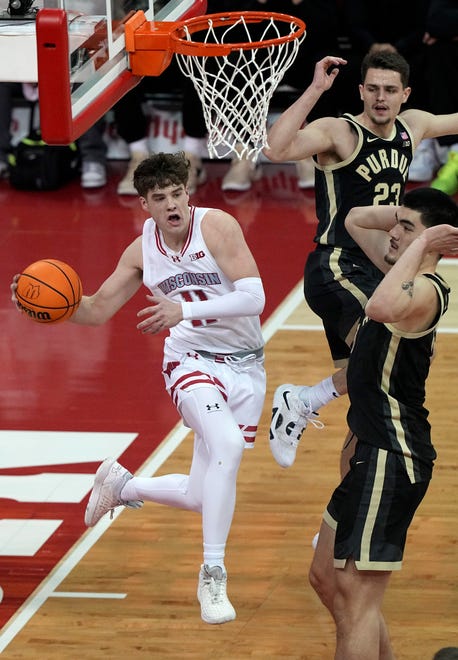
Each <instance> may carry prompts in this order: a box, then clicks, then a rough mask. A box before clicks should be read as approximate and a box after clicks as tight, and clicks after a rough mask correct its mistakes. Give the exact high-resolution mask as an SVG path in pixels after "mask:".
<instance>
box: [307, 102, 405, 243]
mask: <svg viewBox="0 0 458 660" xmlns="http://www.w3.org/2000/svg"><path fill="white" fill-rule="evenodd" d="M341 119H342V121H347V122H348V123H349V124H350V126H351V127H352V130H354V132H355V133H356V136H357V139H358V141H357V145H356V147H355V150H354V151H353V153H352V154H351V155H350V156H349V157H348V158H347V159H346V160H344V161H342V162H341V163H336V164H333V165H320V164H318V163H315V168H316V171H315V197H316V213H317V217H318V229H317V233H316V236H315V239H314V240H315V242H317V243H320V244H321V245H327V246H330V247H341V248H345V249H348V250H351V251H353V250H354V251H355V252H358V253H361V252H362V251H361V248H360V247H359V246H358V245H357V244H356V243H355V241H354V240H353V239H352V238H351V236H350V235H349V233H348V232H347V230H346V229H345V218H346V216H347V215H348V213H349V211H350V209H352V208H353V207H355V206H373V205H378V204H393V205H398V204H400V203H401V200H402V196H403V194H404V188H405V184H406V181H407V174H408V171H409V165H410V163H411V161H412V157H413V139H412V135H411V133H410V131H409V128H408V127H407V125H406V124H405V123H404V122H403V121H402V120H401V119H399V118H397V119H396V121H395V123H394V126H393V132H392V134H391V136H390V137H389V138H381V137H378V136H377V135H375V134H374V133H372V131H370V130H368V129H367V128H365V127H364V126H362V125H361V124H359V123H358V122H357V121H356V119H355V118H354V117H353V116H352V115H349V114H345V115H343V116H342V118H341Z"/></svg>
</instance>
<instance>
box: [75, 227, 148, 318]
mask: <svg viewBox="0 0 458 660" xmlns="http://www.w3.org/2000/svg"><path fill="white" fill-rule="evenodd" d="M142 263H143V262H142V252H141V237H139V238H137V239H136V240H135V241H134V242H133V243H131V244H130V245H129V246H128V247H127V248H126V250H125V251H124V253H123V254H122V256H121V258H120V259H119V262H118V264H117V266H116V268H115V270H114V271H113V273H112V274H111V275H110V276H109V277H108V278H107V279H106V280H105V281H104V282H103V284H102V285H101V286H100V287H99V289H98V290H97V291H96V292H95V293H93V294H92V295H90V296H83V297H82V299H81V303H80V305H79V307H78V309H77V311H76V312H75V313H74V314H73V316H72V317H71V321H73V322H74V323H79V324H80V325H102V324H103V323H105V322H106V321H108V320H109V319H110V318H111V317H112V316H114V315H115V314H116V312H117V311H118V310H119V309H121V307H122V306H123V305H124V304H125V303H126V302H127V301H128V300H130V298H132V296H133V295H134V294H135V293H136V292H137V291H138V289H139V288H140V286H141V285H142V282H143V270H142Z"/></svg>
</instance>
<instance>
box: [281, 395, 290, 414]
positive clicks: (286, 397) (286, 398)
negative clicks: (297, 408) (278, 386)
mask: <svg viewBox="0 0 458 660" xmlns="http://www.w3.org/2000/svg"><path fill="white" fill-rule="evenodd" d="M288 395H289V392H283V401H284V402H285V403H286V407H287V408H288V410H291V408H290V407H289V401H288Z"/></svg>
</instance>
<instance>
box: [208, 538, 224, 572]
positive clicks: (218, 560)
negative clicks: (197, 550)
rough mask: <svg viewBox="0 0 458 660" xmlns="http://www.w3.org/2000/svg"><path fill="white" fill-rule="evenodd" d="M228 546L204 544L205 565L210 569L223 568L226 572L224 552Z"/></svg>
mask: <svg viewBox="0 0 458 660" xmlns="http://www.w3.org/2000/svg"><path fill="white" fill-rule="evenodd" d="M225 549H226V546H225V545H224V544H223V543H221V544H218V545H216V544H215V545H214V544H210V543H204V564H205V565H206V566H208V567H209V568H212V567H213V566H221V568H222V569H223V572H224V573H225V572H226V567H225V566H224V552H225Z"/></svg>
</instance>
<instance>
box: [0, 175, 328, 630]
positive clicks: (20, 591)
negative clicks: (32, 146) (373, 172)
mask: <svg viewBox="0 0 458 660" xmlns="http://www.w3.org/2000/svg"><path fill="white" fill-rule="evenodd" d="M227 167H228V165H227V163H223V162H216V163H212V164H211V165H210V166H209V168H208V175H209V176H208V181H207V183H206V184H205V185H203V186H202V187H200V188H199V189H198V193H197V194H196V195H194V196H193V198H192V200H191V202H192V203H193V204H195V205H198V206H210V207H219V208H223V209H224V210H226V211H228V212H230V213H232V214H233V215H234V216H235V217H236V218H237V219H238V220H239V222H240V224H241V226H242V227H243V230H244V232H245V236H246V238H247V241H248V243H249V245H250V247H251V249H252V251H253V253H254V255H255V258H256V260H257V262H258V266H259V268H260V271H261V275H262V277H263V280H264V286H265V290H266V297H267V302H266V308H265V311H264V314H263V319H262V320H263V321H265V320H266V319H267V318H268V317H269V316H270V315H271V314H272V312H273V311H274V310H275V309H276V308H277V306H278V305H279V304H280V303H281V302H282V300H283V299H284V298H285V296H286V295H287V294H288V293H289V292H290V291H291V289H292V288H293V287H294V286H295V285H296V283H297V282H298V281H299V280H300V279H301V277H302V270H303V265H304V262H305V258H306V255H307V253H308V251H309V250H310V249H311V247H312V239H313V233H314V228H315V216H314V197H313V191H300V190H299V189H298V188H297V183H296V177H295V170H294V167H293V166H292V165H282V166H277V165H273V164H267V165H265V166H264V176H263V178H262V179H261V180H260V181H258V182H256V183H255V184H254V186H253V188H252V190H250V191H248V192H244V193H223V192H222V191H221V189H220V183H221V178H222V176H223V175H224V173H225V171H226V168H227ZM124 170H125V163H123V162H118V163H116V162H112V163H111V164H110V180H109V183H108V185H107V186H106V187H105V188H102V189H100V190H95V191H91V192H87V191H83V190H82V189H81V188H80V185H79V180H78V179H76V180H75V181H74V182H72V183H71V184H68V185H67V186H65V187H64V188H62V189H60V190H58V191H55V192H36V193H25V192H18V191H15V190H13V189H12V188H11V187H10V186H9V184H8V183H7V182H4V181H3V182H0V204H1V207H2V209H3V211H2V223H1V226H0V244H1V248H2V255H3V258H2V261H1V263H0V278H1V281H2V283H3V287H2V290H3V293H2V296H1V298H0V315H1V322H2V329H3V333H2V334H3V340H2V343H1V349H0V351H1V364H2V378H1V380H0V415H1V425H0V433H1V435H0V446H1V451H0V506H1V516H0V554H1V557H0V586H1V587H2V588H3V590H4V599H3V602H2V605H1V607H0V627H3V626H4V625H5V624H7V623H8V622H9V621H10V620H11V618H12V617H13V616H14V615H15V613H16V612H17V611H18V609H19V608H20V607H21V605H23V604H24V602H25V601H26V599H27V598H28V597H29V596H30V594H31V593H32V592H33V591H34V589H35V588H36V587H37V586H39V585H40V583H41V582H42V581H43V580H44V579H45V578H46V577H47V576H48V575H49V573H50V572H51V571H52V570H53V569H54V568H55V566H56V564H57V563H58V562H59V560H60V559H61V558H62V557H63V556H64V555H65V554H66V553H67V551H68V550H70V549H71V548H72V546H73V545H74V544H75V543H76V542H77V540H78V539H79V538H80V536H81V535H82V534H83V533H84V531H85V529H86V528H85V527H84V523H83V515H84V509H85V505H86V501H87V495H88V493H89V490H90V488H91V484H92V475H93V474H94V472H95V470H96V468H97V466H98V463H99V462H100V460H102V459H103V457H104V452H105V453H106V455H109V454H110V453H112V454H113V455H115V456H118V455H120V456H121V460H122V462H123V463H124V464H125V465H127V466H128V467H129V469H130V470H131V471H132V472H135V471H136V470H138V468H139V467H140V466H141V465H142V464H143V463H144V461H145V460H146V459H147V458H148V457H149V456H150V455H151V453H152V452H153V451H154V449H155V448H156V447H157V446H158V445H159V444H160V443H161V441H162V440H163V439H164V437H166V436H167V434H168V433H169V432H170V431H171V430H172V429H173V427H174V426H175V425H176V423H177V422H178V421H179V418H178V415H177V413H176V411H175V409H174V407H173V405H172V403H171V402H170V400H169V397H168V395H167V394H166V392H165V391H164V386H163V380H162V375H161V360H162V343H163V339H164V337H162V336H157V337H144V336H142V335H140V333H139V332H138V331H137V330H136V324H137V318H136V313H137V311H138V310H139V309H141V308H142V307H143V306H144V304H145V302H146V300H145V295H146V289H142V290H140V292H139V293H138V294H137V296H136V297H135V298H134V299H133V300H131V301H130V303H129V304H128V305H127V306H126V307H125V308H124V309H123V310H122V311H121V312H120V313H119V314H118V315H117V317H115V318H114V319H113V320H112V321H110V322H109V323H108V324H106V325H105V326H103V327H100V328H87V327H79V326H76V325H74V324H71V323H63V324H58V325H55V326H43V325H39V324H36V323H34V322H33V321H31V320H29V319H28V318H26V317H25V316H24V315H21V314H19V313H18V312H17V311H16V310H15V309H14V308H13V305H12V303H11V302H10V293H9V283H10V281H11V278H12V276H13V275H14V274H15V273H17V272H20V271H21V269H22V268H24V267H25V266H27V265H28V264H29V263H31V262H33V261H36V260H37V259H41V258H56V259H60V260H62V261H66V262H68V263H69V264H71V265H72V266H73V267H74V268H75V269H76V270H77V272H78V273H79V274H80V276H81V279H82V282H83V288H84V291H85V292H86V293H91V292H92V291H94V290H95V288H96V287H97V286H98V285H99V284H100V283H101V281H102V280H103V279H104V278H105V277H106V276H107V275H108V274H109V273H110V272H111V271H112V270H113V268H114V267H115V265H116V262H117V259H118V258H119V256H120V254H121V252H122V250H123V249H124V248H125V247H126V246H127V245H128V244H129V243H130V242H131V241H132V240H133V239H134V238H135V237H136V236H137V235H138V234H139V233H140V232H141V229H142V224H143V221H144V219H145V215H144V213H143V211H142V210H141V209H140V205H139V202H138V200H137V199H136V198H135V197H120V196H118V195H117V194H116V185H117V183H118V181H119V179H120V178H121V176H122V175H123V173H124ZM37 431H39V432H44V433H42V434H39V435H38V436H37V435H36V434H35V432H37ZM18 432H24V433H18ZM31 432H33V433H31ZM110 449H112V450H113V451H109V450H110ZM99 454H100V455H99ZM43 481H44V484H43V483H42V482H43ZM34 523H35V525H36V526H34ZM40 535H41V536H40ZM40 539H42V541H43V542H42V543H41V542H40ZM24 548H26V550H24ZM25 552H27V553H28V554H24V553H25Z"/></svg>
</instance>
